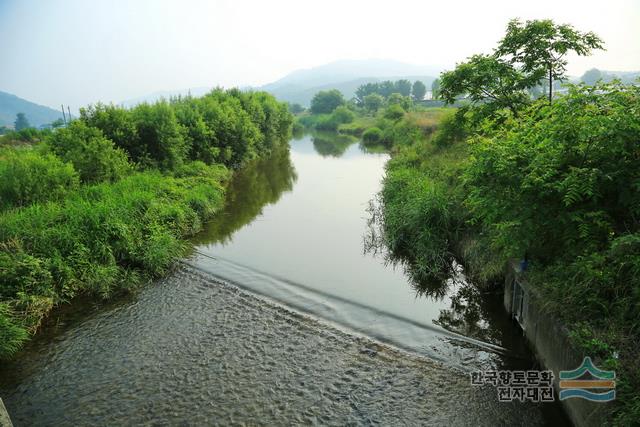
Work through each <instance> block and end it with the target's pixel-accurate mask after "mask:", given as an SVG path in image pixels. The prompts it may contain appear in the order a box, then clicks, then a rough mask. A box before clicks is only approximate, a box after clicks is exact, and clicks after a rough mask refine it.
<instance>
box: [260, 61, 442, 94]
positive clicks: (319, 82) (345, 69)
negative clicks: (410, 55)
mask: <svg viewBox="0 0 640 427" xmlns="http://www.w3.org/2000/svg"><path fill="white" fill-rule="evenodd" d="M440 71H441V68H438V67H433V66H420V65H412V64H405V63H403V62H398V61H392V60H382V59H365V60H343V61H335V62H331V63H329V64H325V65H321V66H318V67H314V68H309V69H304V70H297V71H294V72H292V73H290V74H288V75H286V76H285V77H283V78H281V79H279V80H277V81H275V82H273V83H269V84H266V85H264V86H261V87H260V88H258V89H260V90H265V91H267V92H270V93H272V94H273V95H274V96H276V97H277V98H278V99H280V100H281V101H288V102H292V103H299V104H302V105H305V106H308V105H309V103H310V102H311V98H312V97H313V95H315V94H316V93H317V92H318V91H320V90H327V89H338V90H339V91H340V92H342V93H343V95H344V96H345V97H346V98H351V97H353V94H354V92H355V90H356V89H357V88H358V86H360V85H362V84H365V83H374V82H379V81H382V80H398V79H407V80H411V81H412V82H413V81H415V80H421V81H422V82H424V83H425V84H426V85H427V87H430V85H431V82H432V81H433V80H434V79H435V76H437V75H438V74H439V73H440Z"/></svg>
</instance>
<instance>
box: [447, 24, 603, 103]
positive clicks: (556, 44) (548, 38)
mask: <svg viewBox="0 0 640 427" xmlns="http://www.w3.org/2000/svg"><path fill="white" fill-rule="evenodd" d="M602 46H603V42H602V40H600V38H599V37H598V36H596V35H595V34H594V33H592V32H586V33H582V32H579V31H577V30H575V29H574V28H573V27H572V26H570V25H557V24H555V23H554V22H553V21H551V20H533V21H526V23H522V22H520V21H519V20H517V19H515V20H512V21H510V22H509V24H508V26H507V31H506V34H505V36H504V37H503V38H502V40H501V41H500V43H499V44H498V47H497V48H496V49H495V50H494V52H493V53H492V54H491V55H484V54H480V55H473V56H471V57H470V58H468V60H467V61H466V62H463V63H461V64H458V65H457V66H456V68H455V69H454V70H452V71H447V72H444V73H442V75H441V77H440V82H439V85H440V87H439V96H440V97H441V98H443V99H444V100H445V101H446V102H447V103H452V102H454V101H455V100H456V99H458V98H459V97H468V98H469V99H470V100H471V101H472V102H473V103H474V104H476V105H481V106H483V108H484V109H485V110H486V109H489V110H496V109H501V108H508V109H510V110H511V111H512V112H513V113H514V114H517V111H518V110H519V109H520V108H522V107H523V106H524V105H526V104H527V103H528V102H529V101H530V99H531V96H532V94H533V93H535V92H536V90H534V89H535V88H536V87H539V85H540V84H541V82H545V84H546V85H547V87H548V91H549V93H548V99H549V102H551V101H552V99H553V87H554V83H555V81H558V80H562V79H564V78H566V76H565V72H566V65H567V60H566V55H567V54H568V53H570V52H574V53H576V54H578V55H582V56H584V55H588V54H590V53H591V51H592V50H593V49H602ZM434 84H435V82H434ZM434 92H435V91H434Z"/></svg>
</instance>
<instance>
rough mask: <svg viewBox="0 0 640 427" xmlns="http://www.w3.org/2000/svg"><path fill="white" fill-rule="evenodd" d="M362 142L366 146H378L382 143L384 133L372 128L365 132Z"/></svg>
mask: <svg viewBox="0 0 640 427" xmlns="http://www.w3.org/2000/svg"><path fill="white" fill-rule="evenodd" d="M362 141H363V142H364V143H366V144H378V143H380V142H381V141H382V131H381V130H380V129H379V128H377V127H372V128H369V129H367V130H366V131H364V133H363V134H362Z"/></svg>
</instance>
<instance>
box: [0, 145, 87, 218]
mask: <svg viewBox="0 0 640 427" xmlns="http://www.w3.org/2000/svg"><path fill="white" fill-rule="evenodd" d="M78 185H79V178H78V174H77V173H76V171H75V170H74V169H73V166H72V165H71V164H69V163H64V162H63V161H62V160H60V159H59V158H57V157H55V156H53V155H51V154H39V153H38V152H36V151H35V150H31V149H10V148H6V149H3V150H0V209H7V208H10V207H20V206H27V205H30V204H31V203H35V202H43V201H47V200H58V199H61V198H62V197H64V196H65V195H66V194H67V193H69V192H70V191H73V190H75V189H77V188H78Z"/></svg>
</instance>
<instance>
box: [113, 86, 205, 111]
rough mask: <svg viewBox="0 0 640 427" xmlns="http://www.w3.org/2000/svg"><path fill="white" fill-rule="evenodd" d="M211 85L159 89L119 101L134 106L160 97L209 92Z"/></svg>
mask: <svg viewBox="0 0 640 427" xmlns="http://www.w3.org/2000/svg"><path fill="white" fill-rule="evenodd" d="M211 89H213V88H211V87H192V88H188V89H179V90H161V91H158V92H154V93H151V94H149V95H145V96H140V97H138V98H132V99H127V100H125V101H122V102H120V104H121V105H123V106H125V107H135V106H136V105H138V104H142V103H144V102H148V103H153V102H156V101H159V100H161V99H163V98H164V99H169V98H172V97H175V96H178V95H181V96H186V95H189V94H191V95H193V96H202V95H204V94H205V93H207V92H209V91H210V90H211Z"/></svg>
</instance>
